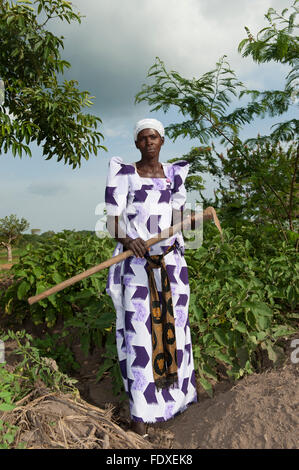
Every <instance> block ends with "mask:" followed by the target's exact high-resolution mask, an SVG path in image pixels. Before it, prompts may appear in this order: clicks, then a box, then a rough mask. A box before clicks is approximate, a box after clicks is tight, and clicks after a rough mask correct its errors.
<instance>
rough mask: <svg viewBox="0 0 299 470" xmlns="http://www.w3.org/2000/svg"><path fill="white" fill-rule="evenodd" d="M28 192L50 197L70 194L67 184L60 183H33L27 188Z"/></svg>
mask: <svg viewBox="0 0 299 470" xmlns="http://www.w3.org/2000/svg"><path fill="white" fill-rule="evenodd" d="M27 191H28V192H29V193H31V194H36V195H38V196H45V197H48V196H58V195H61V194H66V193H67V192H68V188H67V187H66V186H65V184H59V183H31V184H30V185H29V186H28V187H27Z"/></svg>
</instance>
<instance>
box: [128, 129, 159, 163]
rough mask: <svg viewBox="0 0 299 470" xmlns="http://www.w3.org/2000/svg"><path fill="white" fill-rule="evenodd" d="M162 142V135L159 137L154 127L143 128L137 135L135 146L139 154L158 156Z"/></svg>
mask: <svg viewBox="0 0 299 470" xmlns="http://www.w3.org/2000/svg"><path fill="white" fill-rule="evenodd" d="M163 144H164V137H161V136H160V134H159V132H158V131H156V130H155V129H143V130H142V131H140V132H139V134H138V136H137V141H136V142H135V145H136V147H137V148H138V149H139V150H140V152H141V155H142V156H143V157H146V158H157V157H159V153H160V149H161V147H162V145H163Z"/></svg>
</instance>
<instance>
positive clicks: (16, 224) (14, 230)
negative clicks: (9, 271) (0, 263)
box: [0, 214, 29, 263]
mask: <svg viewBox="0 0 299 470" xmlns="http://www.w3.org/2000/svg"><path fill="white" fill-rule="evenodd" d="M28 228H29V223H28V221H27V220H26V219H24V218H23V217H22V218H21V219H18V218H17V216H16V215H14V214H12V215H10V216H6V217H4V218H3V219H0V244H1V245H2V246H4V247H5V248H6V250H7V261H8V262H9V263H11V262H12V245H13V244H15V243H16V242H17V241H18V240H19V239H20V238H21V236H22V232H24V231H25V230H27V229H28Z"/></svg>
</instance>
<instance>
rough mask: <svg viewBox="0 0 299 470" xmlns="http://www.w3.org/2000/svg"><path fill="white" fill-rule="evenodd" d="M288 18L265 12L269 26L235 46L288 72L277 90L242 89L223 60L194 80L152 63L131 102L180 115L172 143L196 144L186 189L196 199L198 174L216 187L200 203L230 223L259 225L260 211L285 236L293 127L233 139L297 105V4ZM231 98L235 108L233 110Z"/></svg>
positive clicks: (290, 209)
mask: <svg viewBox="0 0 299 470" xmlns="http://www.w3.org/2000/svg"><path fill="white" fill-rule="evenodd" d="M288 12H289V10H288V9H284V10H283V12H282V13H281V14H280V15H279V14H278V13H277V12H276V11H275V10H274V9H272V8H271V9H269V10H268V12H267V14H266V15H265V17H266V19H267V21H268V23H269V26H267V27H266V28H263V29H262V30H261V31H260V32H259V33H258V35H257V37H256V38H254V37H253V35H252V34H251V32H250V31H249V29H248V28H247V27H246V32H247V36H248V37H247V38H246V39H244V40H243V41H241V43H240V45H239V51H240V52H241V51H242V50H243V51H244V52H243V55H244V56H246V55H247V56H248V55H251V56H252V58H253V59H254V60H255V61H257V62H259V63H261V62H266V61H270V60H272V61H276V62H280V63H282V64H285V65H288V66H289V67H291V71H290V72H288V74H287V75H286V79H285V87H284V89H283V90H274V91H268V90H266V91H262V92H260V91H258V90H247V89H246V87H245V86H244V84H243V83H242V82H240V81H239V80H238V79H237V77H236V74H235V72H234V71H233V70H231V68H230V66H229V63H228V62H227V60H226V56H223V57H222V58H221V59H220V60H219V61H218V62H217V64H216V67H215V68H214V69H213V70H212V71H210V72H207V73H205V74H203V75H202V76H201V77H199V78H193V79H186V78H184V77H182V76H181V75H180V74H179V73H178V72H176V71H170V72H169V71H168V70H167V69H166V67H165V65H164V63H163V61H162V60H160V59H159V58H157V59H156V62H155V64H154V65H153V66H152V67H151V68H150V70H149V73H148V77H149V78H150V79H151V80H152V79H153V80H154V82H153V83H151V84H149V85H148V84H145V85H143V87H142V89H141V91H140V92H139V93H138V94H137V95H136V102H137V103H139V102H142V101H146V102H148V103H149V104H150V105H151V106H152V111H153V110H155V111H157V110H159V109H162V110H163V111H164V112H167V111H168V110H169V108H170V107H171V106H172V107H175V108H176V109H177V110H178V111H179V113H180V114H181V115H182V117H183V121H182V122H180V123H174V124H171V125H169V126H168V127H167V128H166V133H167V135H168V136H169V137H170V138H171V139H173V140H174V141H175V140H176V139H177V138H178V137H183V138H185V137H189V138H191V139H197V140H198V141H199V144H200V145H199V146H197V147H193V148H192V149H191V150H190V152H189V153H188V154H187V155H184V158H185V159H186V160H188V161H189V163H190V176H189V177H188V178H187V181H186V186H187V189H197V190H198V191H199V192H200V193H201V190H202V179H201V176H199V175H198V173H203V172H209V173H210V174H211V175H212V176H213V177H214V178H215V179H216V180H218V182H219V190H218V192H216V194H215V201H214V202H211V201H207V200H206V199H205V198H204V197H203V195H202V194H201V196H202V198H203V200H204V202H205V203H206V204H208V205H210V204H213V205H215V206H218V207H221V206H222V208H224V206H225V208H226V211H224V212H223V213H224V214H225V215H226V216H228V220H229V221H231V220H232V219H235V217H236V216H238V217H239V218H240V219H244V218H247V219H248V220H251V221H252V220H259V219H261V215H262V214H263V212H264V210H265V205H266V206H267V210H266V218H265V219H266V220H268V221H271V222H272V223H274V224H275V226H277V227H279V228H280V230H281V232H282V233H283V235H284V237H286V236H287V235H286V233H285V232H286V230H287V229H288V230H290V231H293V230H294V217H295V215H296V213H297V212H298V179H297V178H298V176H297V173H298V159H299V146H298V143H297V142H296V140H297V138H298V129H299V120H298V119H295V118H294V119H291V120H288V121H285V122H282V123H277V124H276V125H275V126H273V127H274V130H272V131H271V133H270V134H269V135H266V136H260V135H259V134H258V135H257V136H255V137H253V138H251V139H247V141H245V142H242V140H241V139H240V137H239V134H240V131H241V130H242V129H243V128H244V126H245V125H246V124H252V123H253V122H254V119H255V118H257V117H260V118H264V117H266V116H270V117H276V116H280V115H282V114H284V113H285V112H286V111H288V110H289V109H290V107H291V106H293V105H296V99H295V98H296V96H297V95H298V67H299V63H298V57H299V43H298V37H296V35H295V33H294V29H295V26H296V23H295V20H296V17H297V15H298V12H299V11H298V0H295V1H294V2H293V4H292V6H291V11H290V12H289V16H287V15H288ZM243 97H245V98H246V97H247V103H246V104H245V105H243V106H241V105H240V100H241V98H243ZM236 98H237V99H238V102H237V105H238V106H237V107H236V108H235V109H233V110H232V102H233V99H236ZM214 139H219V140H220V144H222V145H225V146H227V147H228V150H227V158H226V159H224V156H223V154H222V153H220V152H219V151H217V150H216V146H215V144H214V142H213V140H214ZM280 143H283V144H280ZM282 145H283V146H282ZM219 162H220V163H221V164H220V165H219ZM268 165H270V167H268V170H269V171H268V172H267V166H268ZM285 171H286V173H285ZM279 175H283V177H282V178H280V177H279ZM249 194H251V197H249Z"/></svg>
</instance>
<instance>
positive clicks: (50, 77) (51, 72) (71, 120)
mask: <svg viewBox="0 0 299 470" xmlns="http://www.w3.org/2000/svg"><path fill="white" fill-rule="evenodd" d="M53 18H55V19H57V18H59V19H60V20H62V21H64V20H65V21H67V22H68V23H70V22H72V21H78V22H79V23H81V18H82V17H81V15H80V13H78V14H77V13H75V12H74V11H73V9H72V2H67V1H65V0H33V1H29V0H24V1H17V2H14V1H11V0H10V1H8V0H6V1H5V0H0V38H1V47H0V78H1V79H2V81H3V86H4V100H3V99H2V100H1V101H0V153H1V152H4V153H7V152H8V151H9V150H11V151H12V153H13V156H15V155H19V157H20V158H21V157H22V155H23V154H24V152H25V153H26V154H28V155H30V156H31V151H30V148H29V144H30V143H31V142H36V143H37V145H42V148H43V155H44V156H45V157H46V160H49V159H51V158H52V157H57V161H60V160H63V161H64V163H67V164H69V165H72V167H73V168H76V167H77V166H80V164H81V159H82V158H85V159H86V160H88V158H89V155H90V153H92V152H93V153H94V154H95V155H97V152H98V150H99V149H100V148H102V149H105V147H103V146H102V145H100V141H101V140H102V139H103V135H102V134H101V133H100V132H98V131H97V130H96V129H97V127H98V124H99V123H100V122H101V119H100V118H99V117H97V116H94V115H91V114H87V113H83V112H82V109H83V108H84V107H86V106H87V107H89V106H90V105H92V101H91V98H93V97H91V96H90V94H89V92H88V91H80V90H79V89H78V88H77V85H78V82H77V81H76V80H70V81H67V80H64V81H63V83H59V81H58V74H63V72H64V69H65V68H69V67H70V63H69V62H67V61H65V60H63V59H62V58H61V55H60V51H61V49H62V48H63V47H64V45H63V39H64V38H63V36H62V37H57V36H55V35H54V34H53V33H51V32H50V31H48V30H47V29H46V25H47V23H48V22H49V21H50V20H51V19H53Z"/></svg>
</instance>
